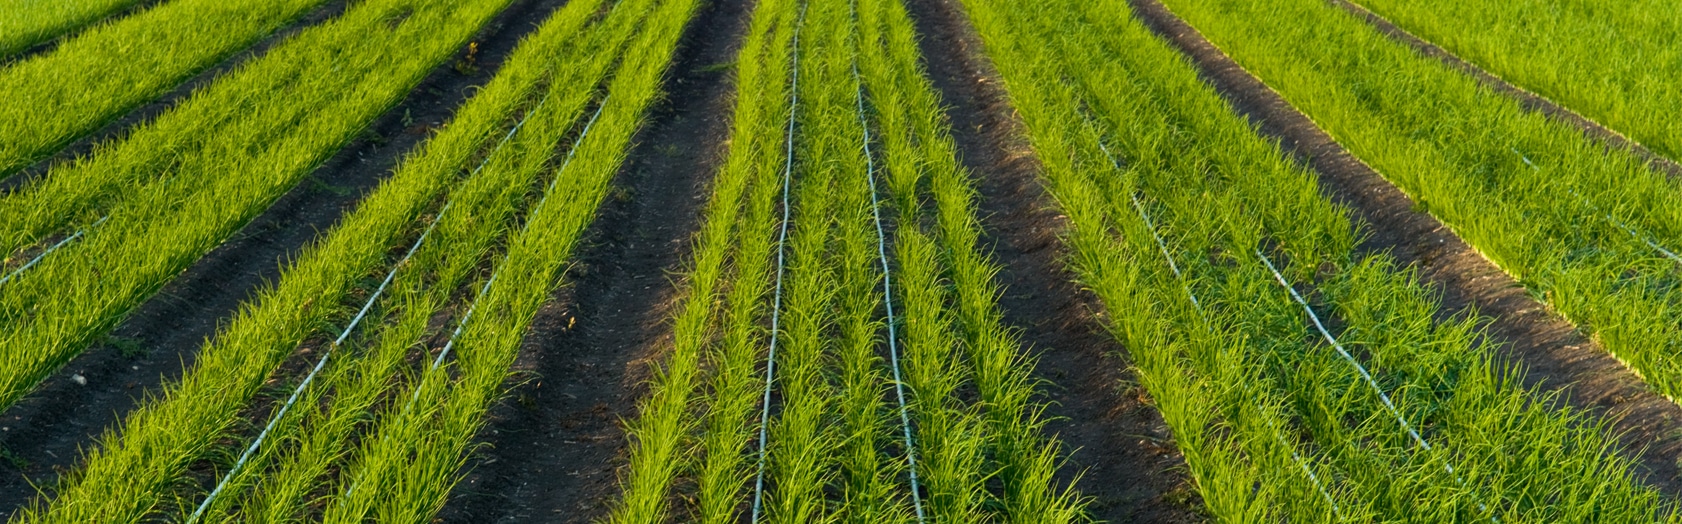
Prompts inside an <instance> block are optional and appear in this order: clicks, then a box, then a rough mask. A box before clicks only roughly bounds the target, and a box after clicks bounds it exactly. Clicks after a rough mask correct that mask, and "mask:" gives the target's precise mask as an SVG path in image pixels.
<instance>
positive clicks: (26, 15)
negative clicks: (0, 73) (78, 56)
mask: <svg viewBox="0 0 1682 524" xmlns="http://www.w3.org/2000/svg"><path fill="white" fill-rule="evenodd" d="M140 1H141V0H4V1H0V60H3V59H5V58H6V57H9V56H11V55H13V54H15V53H18V52H21V51H23V50H25V49H29V48H30V47H31V46H34V45H35V44H39V43H42V42H46V41H48V40H52V39H54V38H58V37H59V36H60V35H64V34H65V33H70V32H73V31H76V30H78V29H81V28H82V27H85V26H87V25H88V24H92V23H94V22H98V21H99V20H100V19H103V18H105V17H108V16H111V15H113V14H116V13H118V12H120V11H122V10H124V9H127V8H129V6H133V5H135V4H137V3H140Z"/></svg>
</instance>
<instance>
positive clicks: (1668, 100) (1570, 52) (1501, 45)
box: [1354, 0, 1682, 160]
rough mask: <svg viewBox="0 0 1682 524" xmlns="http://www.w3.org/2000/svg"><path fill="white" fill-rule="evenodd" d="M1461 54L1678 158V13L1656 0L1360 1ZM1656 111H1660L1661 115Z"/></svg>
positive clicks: (1681, 99) (1681, 18)
mask: <svg viewBox="0 0 1682 524" xmlns="http://www.w3.org/2000/svg"><path fill="white" fill-rule="evenodd" d="M1354 3H1356V4H1359V5H1361V6H1364V7H1366V8H1368V9H1371V10H1373V11H1374V12H1376V13H1378V14H1380V15H1382V16H1384V17H1385V18H1387V19H1389V20H1390V21H1391V22H1393V23H1395V24H1397V26H1399V27H1401V28H1403V29H1406V30H1407V31H1408V32H1409V33H1412V34H1414V35H1415V36H1418V37H1420V38H1422V39H1424V40H1426V41H1429V42H1431V43H1434V44H1437V45H1438V46H1441V47H1442V48H1443V49H1446V50H1448V51H1449V52H1451V53H1454V54H1455V56H1458V57H1460V58H1462V59H1464V60H1467V61H1469V62H1471V63H1473V64H1477V65H1478V66H1479V67H1482V68H1483V69H1484V70H1486V71H1489V72H1491V73H1494V74H1495V75H1497V76H1499V77H1501V78H1502V79H1504V80H1506V81H1508V82H1512V83H1513V84H1515V85H1518V86H1519V87H1522V88H1524V89H1526V90H1528V91H1531V92H1534V93H1537V94H1540V95H1542V96H1544V97H1547V98H1548V99H1549V100H1553V101H1555V102H1557V103H1559V104H1561V105H1564V106H1565V107H1567V108H1570V109H1571V110H1573V111H1576V112H1577V113H1579V114H1582V115H1583V116H1585V117H1588V118H1589V119H1591V120H1594V121H1596V122H1599V123H1600V124H1602V125H1605V126H1607V127H1610V128H1612V129H1613V130H1616V131H1618V132H1620V133H1623V134H1625V135H1627V136H1628V137H1630V138H1632V139H1634V140H1635V141H1636V142H1639V143H1641V144H1643V145H1645V146H1647V147H1648V148H1651V149H1653V150H1654V151H1656V152H1658V153H1659V154H1662V155H1665V156H1668V157H1670V158H1671V159H1672V160H1682V119H1677V118H1672V117H1671V116H1669V115H1672V114H1674V113H1675V110H1676V108H1678V107H1682V90H1677V89H1668V88H1665V87H1661V86H1665V85H1668V84H1671V83H1673V82H1675V80H1676V78H1677V77H1678V76H1682V48H1678V47H1677V46H1674V45H1669V44H1670V43H1672V42H1676V41H1678V40H1682V11H1679V10H1677V9H1676V5H1675V4H1672V3H1669V2H1664V1H1657V0H1642V1H1634V2H1597V1H1594V0H1525V1H1514V2H1489V1H1478V2H1454V1H1445V0H1426V1H1418V2H1402V1H1396V0H1357V1H1356V2H1354ZM1661 115H1663V116H1661Z"/></svg>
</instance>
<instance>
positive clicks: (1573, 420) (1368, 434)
mask: <svg viewBox="0 0 1682 524" xmlns="http://www.w3.org/2000/svg"><path fill="white" fill-rule="evenodd" d="M965 4H966V6H967V7H968V8H969V12H970V14H971V17H972V18H973V19H974V21H975V23H976V25H977V28H978V30H979V31H980V34H981V36H982V39H983V40H984V42H985V43H986V46H987V53H988V54H989V56H991V57H992V58H993V60H994V63H995V64H997V66H998V68H999V70H1000V72H1001V73H1002V75H1003V77H1004V80H1005V83H1006V85H1007V88H1008V91H1009V93H1010V95H1011V99H1012V101H1013V102H1014V105H1015V107H1016V108H1017V109H1018V110H1019V111H1020V112H1021V114H1022V116H1023V119H1024V121H1025V123H1026V124H1027V127H1028V129H1029V135H1030V137H1029V138H1030V140H1031V142H1032V144H1033V146H1034V148H1035V150H1036V152H1037V153H1038V156H1039V158H1040V160H1041V162H1042V163H1043V165H1044V168H1045V176H1046V179H1047V181H1048V183H1049V187H1050V188H1051V190H1052V192H1053V194H1054V196H1055V197H1056V198H1057V201H1058V203H1059V204H1060V206H1061V207H1062V209H1063V210H1064V211H1065V212H1066V213H1068V216H1069V219H1070V222H1071V230H1070V233H1069V235H1070V236H1069V242H1070V243H1071V245H1072V247H1073V248H1074V257H1073V260H1072V262H1073V264H1074V267H1075V268H1076V269H1077V271H1078V272H1079V274H1080V275H1081V278H1082V280H1083V281H1084V282H1085V283H1086V284H1087V285H1088V286H1090V287H1091V288H1092V289H1093V290H1094V291H1095V292H1096V293H1097V294H1098V295H1099V297H1100V298H1101V299H1102V300H1103V302H1104V304H1105V306H1106V311H1107V319H1108V323H1109V325H1110V327H1111V329H1112V330H1113V332H1114V333H1115V334H1116V336H1117V337H1118V338H1119V339H1120V340H1121V341H1122V342H1123V343H1124V344H1126V345H1127V347H1128V348H1129V352H1130V355H1131V356H1132V357H1133V360H1134V362H1135V365H1136V366H1137V369H1138V372H1139V376H1140V380H1141V383H1142V385H1143V386H1144V387H1145V388H1147V390H1148V391H1150V392H1151V394H1152V396H1153V398H1154V399H1155V400H1156V403H1157V406H1158V408H1159V409H1160V410H1161V411H1162V413H1163V416H1164V418H1165V419H1166V420H1167V422H1168V423H1169V425H1170V426H1171V427H1172V428H1173V429H1174V431H1175V439H1176V444H1177V445H1178V446H1179V448H1180V450H1181V451H1182V452H1183V453H1184V455H1185V460H1186V463H1187V472H1188V474H1189V476H1190V477H1191V479H1192V481H1193V483H1194V484H1195V485H1196V487H1197V489H1198V491H1199V493H1200V494H1201V495H1202V499H1203V502H1204V504H1205V507H1206V508H1207V511H1208V512H1209V513H1211V514H1212V515H1213V516H1215V517H1216V518H1218V519H1220V520H1223V521H1234V522H1275V521H1291V522H1299V521H1306V522H1336V521H1345V520H1346V521H1372V520H1377V521H1386V522H1388V521H1421V522H1450V521H1454V522H1473V521H1489V520H1490V519H1491V517H1497V518H1499V519H1500V521H1501V522H1637V521H1653V520H1661V521H1669V520H1674V518H1675V517H1674V515H1673V514H1672V513H1671V508H1670V507H1669V505H1668V504H1667V503H1665V502H1663V501H1662V499H1661V497H1660V496H1659V495H1658V494H1657V493H1656V492H1654V491H1653V490H1651V489H1649V488H1645V487H1642V486H1639V485H1637V484H1636V482H1635V481H1634V480H1633V471H1632V470H1633V467H1634V466H1633V465H1632V463H1631V461H1630V460H1629V459H1627V458H1624V457H1622V456H1621V455H1619V454H1617V453H1616V452H1615V451H1614V446H1615V442H1616V441H1615V439H1614V438H1612V436H1610V435H1608V434H1607V428H1606V426H1605V424H1604V423H1603V422H1600V421H1596V420H1592V419H1589V418H1586V417H1584V416H1583V415H1581V414H1578V413H1576V412H1573V411H1571V410H1569V409H1559V408H1555V407H1552V406H1553V404H1552V403H1551V402H1550V401H1549V399H1550V398H1551V397H1550V396H1548V395H1544V394H1540V393H1537V392H1535V391H1532V390H1527V389H1524V388H1521V387H1519V386H1518V385H1517V384H1516V383H1515V378H1514V377H1515V376H1516V370H1513V369H1511V368H1507V367H1504V366H1501V365H1497V364H1495V363H1493V361H1492V360H1491V359H1492V357H1491V353H1490V351H1489V350H1488V348H1486V347H1484V346H1482V345H1481V343H1480V342H1479V336H1478V329H1477V327H1476V323H1475V321H1474V320H1472V319H1469V318H1466V317H1455V318H1450V319H1446V320H1445V319H1438V318H1437V315H1438V305H1437V302H1436V299H1435V298H1434V297H1433V296H1432V294H1431V293H1430V292H1429V291H1427V288H1426V287H1424V286H1423V285H1421V284H1420V283H1419V282H1418V281H1417V278H1416V277H1415V276H1414V275H1413V274H1412V273H1411V272H1409V271H1403V270H1398V269H1397V268H1395V267H1394V266H1393V264H1392V262H1390V261H1389V259H1387V258H1385V257H1382V256H1378V257H1365V256H1361V255H1358V254H1357V253H1356V252H1355V250H1354V247H1355V243H1356V242H1355V240H1356V232H1357V229H1356V228H1355V224H1353V223H1352V221H1351V219H1350V218H1349V213H1348V211H1347V210H1345V209H1343V208H1340V207H1338V206H1335V205H1333V204H1331V203H1330V202H1329V201H1327V200H1326V199H1325V198H1324V197H1322V196H1321V195H1320V193H1319V187H1318V185H1317V183H1316V181H1315V179H1314V177H1313V175H1312V174H1310V173H1308V172H1307V171H1306V170H1304V169H1303V168H1302V167H1300V166H1298V165H1295V164H1294V163H1292V162H1291V161H1290V160H1288V159H1287V158H1286V157H1285V155H1284V154H1283V153H1282V152H1281V151H1279V150H1278V149H1277V148H1276V146H1274V145H1273V144H1272V143H1270V142H1269V141H1267V140H1264V139H1262V138H1261V137H1259V136H1257V135H1256V134H1255V133H1254V132H1253V131H1252V129H1251V128H1250V126H1249V124H1248V123H1247V122H1246V121H1245V120H1244V119H1243V118H1241V117H1239V116H1237V115H1235V114H1234V113H1233V112H1232V111H1231V110H1230V108H1228V107H1227V106H1226V105H1225V104H1224V103H1223V101H1222V100H1221V98H1220V97H1219V96H1218V95H1217V94H1216V93H1215V92H1214V91H1213V89H1211V88H1210V87H1208V86H1206V85H1204V84H1202V83H1201V82H1200V81H1199V80H1198V79H1197V76H1196V74H1195V71H1194V70H1193V68H1191V67H1190V66H1189V65H1188V64H1187V63H1186V62H1185V59H1184V58H1183V57H1181V56H1179V55H1178V54H1177V53H1176V52H1175V51H1173V50H1172V48H1170V47H1169V46H1168V45H1167V44H1166V43H1164V42H1162V41H1160V40H1159V39H1158V38H1156V37H1155V36H1154V35H1153V34H1151V33H1150V32H1149V31H1148V30H1147V29H1145V28H1144V27H1143V25H1142V24H1140V23H1139V22H1137V21H1136V20H1134V19H1132V18H1131V17H1130V16H1126V14H1127V13H1130V12H1131V11H1130V9H1129V7H1128V5H1127V4H1126V3H1125V2H1123V1H1104V2H1098V3H1095V4H1090V5H1087V4H1078V3H1075V2H1068V1H1054V2H1048V3H1042V4H1038V5H1034V6H1029V5H1026V4H1013V3H1008V2H996V1H994V0H969V1H966V2H965ZM1101 144H1108V148H1109V151H1110V152H1113V153H1114V154H1115V156H1116V157H1117V159H1118V161H1119V163H1120V165H1121V168H1120V169H1116V168H1114V167H1112V164H1111V162H1110V159H1109V158H1108V155H1106V153H1105V150H1104V149H1102V148H1101V147H1100V146H1101ZM1134 196H1140V197H1141V204H1142V206H1141V208H1142V209H1145V210H1147V211H1148V212H1149V213H1150V214H1151V215H1152V217H1153V218H1154V219H1155V226H1156V227H1155V228H1154V231H1155V232H1156V233H1158V234H1161V235H1162V236H1163V237H1164V238H1165V239H1166V245H1167V248H1168V252H1169V256H1172V257H1173V259H1174V260H1175V263H1176V264H1177V265H1178V266H1179V268H1180V269H1181V270H1183V271H1184V272H1185V277H1184V278H1180V277H1177V276H1176V275H1175V274H1174V273H1173V272H1172V271H1171V270H1170V267H1169V266H1168V263H1167V261H1166V260H1165V259H1164V254H1163V253H1162V252H1161V251H1160V250H1159V248H1158V246H1157V244H1156V240H1155V238H1154V237H1153V236H1152V232H1153V229H1152V228H1150V227H1148V226H1147V224H1146V223H1145V222H1144V220H1143V219H1142V218H1141V215H1140V213H1139V209H1141V208H1135V207H1134V206H1135V204H1134V202H1133V197H1134ZM1258 249H1260V250H1261V251H1262V252H1264V253H1266V254H1267V256H1268V257H1270V258H1271V259H1273V260H1274V261H1276V262H1277V263H1280V264H1281V265H1282V267H1284V268H1285V272H1286V275H1288V277H1289V278H1290V279H1291V281H1292V282H1293V283H1294V284H1296V287H1297V289H1299V290H1301V291H1304V292H1305V293H1306V294H1307V295H1308V296H1309V297H1310V298H1311V299H1312V300H1313V301H1314V303H1315V307H1316V310H1317V311H1318V312H1319V314H1320V315H1321V316H1322V317H1326V318H1328V319H1332V320H1333V321H1334V329H1335V330H1336V331H1335V332H1336V333H1337V335H1338V336H1339V337H1340V339H1341V342H1342V343H1343V344H1344V345H1345V346H1346V347H1348V348H1349V349H1350V350H1351V351H1352V352H1353V353H1354V354H1355V356H1356V358H1357V359H1358V360H1359V361H1361V362H1362V363H1363V364H1364V365H1365V366H1366V367H1367V368H1368V369H1370V370H1371V371H1372V372H1373V374H1374V376H1375V379H1376V380H1377V382H1378V384H1379V386H1380V387H1381V389H1383V390H1384V391H1385V392H1386V393H1387V394H1388V395H1389V396H1390V398H1391V399H1392V400H1394V401H1395V403H1396V405H1397V407H1398V409H1399V410H1400V411H1401V413H1402V414H1403V415H1404V417H1405V418H1406V419H1407V420H1408V421H1409V423H1410V424H1411V425H1412V426H1413V427H1414V428H1416V429H1418V430H1419V431H1420V432H1421V433H1422V434H1423V437H1424V438H1425V440H1426V441H1427V442H1429V443H1430V444H1431V445H1432V446H1433V447H1432V450H1430V451H1427V450H1425V449H1422V448H1421V447H1419V446H1417V445H1415V443H1414V442H1413V441H1412V439H1411V438H1410V437H1409V436H1408V435H1407V433H1406V432H1405V431H1404V430H1403V428H1402V427H1401V426H1400V425H1399V424H1398V423H1397V421H1396V420H1395V419H1394V418H1393V417H1391V416H1390V415H1389V413H1388V412H1387V411H1386V410H1385V409H1384V408H1383V405H1382V404H1381V403H1380V400H1379V398H1378V397H1377V395H1376V393H1374V392H1373V390H1372V389H1371V388H1369V387H1368V386H1367V384H1366V382H1365V381H1364V380H1362V379H1361V378H1360V376H1359V375H1358V374H1357V373H1356V371H1355V370H1354V368H1353V367H1352V366H1350V365H1348V364H1346V363H1345V362H1343V361H1342V360H1341V359H1340V358H1339V357H1338V356H1337V355H1336V353H1335V352H1334V351H1333V350H1332V349H1331V348H1330V347H1327V345H1326V344H1325V343H1324V342H1322V341H1321V340H1319V337H1318V334H1317V333H1316V332H1314V331H1312V328H1311V327H1310V325H1309V323H1308V322H1309V321H1308V318H1307V317H1306V316H1305V314H1304V313H1303V311H1302V310H1301V309H1300V308H1299V307H1298V306H1297V305H1296V304H1295V303H1293V302H1292V301H1291V300H1290V298H1289V297H1288V295H1287V294H1286V293H1285V291H1284V290H1283V289H1282V288H1280V287H1279V285H1278V283H1276V282H1275V281H1274V277H1273V275H1272V274H1271V273H1269V272H1268V271H1267V269H1266V268H1265V266H1264V265H1263V262H1262V261H1261V260H1260V259H1259V258H1258V257H1257V256H1256V254H1255V253H1256V250H1258ZM1191 295H1195V296H1197V297H1198V298H1199V299H1200V304H1201V306H1195V305H1194V304H1193V303H1192V302H1191V301H1190V300H1189V296H1191ZM1293 454H1296V455H1297V456H1300V457H1302V458H1301V459H1296V458H1293ZM1445 466H1452V467H1453V468H1454V469H1455V471H1456V474H1449V473H1448V472H1447V471H1446V468H1445ZM1304 468H1307V469H1308V470H1309V471H1315V472H1317V473H1315V477H1316V478H1318V479H1319V482H1320V483H1321V486H1322V487H1324V488H1325V489H1326V491H1327V492H1328V493H1329V494H1330V496H1331V498H1332V501H1333V502H1334V503H1335V504H1337V506H1338V508H1339V509H1338V510H1335V511H1334V510H1333V509H1332V506H1331V505H1330V504H1328V503H1327V500H1326V497H1325V496H1324V495H1322V494H1321V493H1320V490H1319V489H1318V488H1317V487H1316V486H1315V481H1314V480H1312V479H1311V478H1310V477H1309V476H1308V475H1307V474H1305V473H1304Z"/></svg>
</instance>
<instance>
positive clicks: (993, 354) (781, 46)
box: [614, 1, 1080, 522]
mask: <svg viewBox="0 0 1682 524" xmlns="http://www.w3.org/2000/svg"><path fill="white" fill-rule="evenodd" d="M757 9H758V10H757V11H756V14H755V16H756V18H755V22H754V24H753V25H752V26H751V28H750V33H749V37H748V40H747V42H748V43H747V45H746V46H744V48H743V51H742V58H741V59H739V60H738V64H739V65H740V66H741V69H740V70H739V72H738V77H737V84H738V86H740V89H741V90H742V91H743V94H742V95H741V96H738V98H737V101H738V106H737V111H736V118H737V120H736V128H735V131H734V132H735V134H734V135H733V141H732V149H731V155H730V157H729V159H728V160H727V164H726V166H725V168H724V169H723V170H722V171H721V173H720V177H721V178H720V179H719V181H718V185H717V186H716V187H715V192H714V201H713V202H712V205H711V207H710V208H709V210H708V222H707V224H706V225H705V226H704V228H705V229H703V233H702V237H701V243H700V246H701V247H700V248H699V249H698V251H697V254H696V261H695V264H696V266H695V267H696V270H695V271H696V272H695V273H694V274H692V276H691V278H690V280H689V282H690V286H691V287H690V288H689V289H690V292H691V295H690V296H689V298H688V301H687V302H686V305H685V306H683V307H684V309H681V310H680V312H679V316H678V320H677V323H676V326H677V328H678V337H677V342H676V343H677V345H676V348H675V353H674V356H673V358H672V360H671V362H669V363H668V364H667V365H666V367H665V368H664V369H663V370H662V373H660V374H659V375H657V376H658V377H660V378H659V380H658V382H657V384H656V388H655V389H654V390H653V392H652V393H651V396H650V397H649V398H648V399H647V400H645V401H644V402H645V403H644V411H643V414H642V416H641V418H639V419H638V420H636V421H633V422H632V426H631V434H632V436H633V441H632V450H633V453H632V460H631V467H630V469H629V471H628V472H627V473H626V477H625V478H624V479H623V482H624V484H625V495H624V499H623V500H622V501H621V505H620V506H619V507H618V508H617V509H616V513H615V515H614V520H615V521H616V522H646V521H650V520H660V519H663V518H667V516H669V515H674V514H675V515H691V516H692V517H691V518H693V519H694V520H699V521H704V522H735V521H737V520H738V519H742V520H748V521H759V522H832V521H849V522H925V521H935V522H978V521H994V520H997V521H1010V522H1067V521H1072V520H1077V519H1078V518H1079V517H1080V505H1079V503H1078V500H1077V499H1076V497H1075V496H1074V495H1073V492H1072V491H1069V490H1066V488H1059V487H1058V486H1056V485H1055V483H1054V482H1053V481H1052V480H1051V477H1052V474H1053V473H1054V472H1055V469H1056V466H1058V465H1059V462H1058V459H1057V456H1058V453H1059V451H1058V448H1057V444H1056V442H1055V441H1054V440H1051V439H1047V438H1045V437H1043V436H1041V435H1040V430H1041V428H1042V427H1043V423H1042V422H1040V419H1039V413H1040V409H1041V408H1040V407H1039V406H1038V404H1037V402H1038V401H1037V400H1036V399H1035V398H1034V388H1035V383H1034V382H1033V381H1032V380H1030V379H1029V378H1028V372H1029V370H1031V369H1032V360H1031V359H1030V358H1028V357H1026V356H1025V355H1024V348H1022V347H1021V345H1020V343H1019V342H1017V340H1016V338H1015V335H1014V334H1013V333H1011V332H1010V330H1008V329H1007V328H1006V327H1005V326H1004V324H1003V322H1002V319H1001V316H1000V313H999V312H998V309H997V307H998V306H997V302H996V301H997V295H998V288H997V286H996V284H994V283H993V282H992V276H993V272H994V271H996V269H995V268H996V266H994V265H993V263H992V262H991V261H989V260H987V258H986V257H985V256H983V255H982V254H981V251H980V250H979V249H978V245H977V238H978V237H979V222H978V221H977V219H976V217H975V209H974V195H975V193H974V189H973V188H972V187H971V186H970V184H971V181H970V180H969V178H968V176H967V173H965V172H964V171H963V170H962V169H960V168H959V167H958V165H957V161H956V156H955V151H956V147H955V146H954V145H953V143H952V140H951V138H950V136H949V135H948V134H947V131H946V123H945V122H944V118H943V116H942V114H941V109H940V107H939V104H938V99H937V97H936V96H935V93H934V91H933V90H932V88H931V86H930V85H929V83H928V80H927V79H926V78H925V76H924V72H923V70H922V68H921V65H920V64H919V63H918V61H919V57H918V56H917V52H916V49H917V47H916V46H915V42H914V40H913V38H914V34H915V33H914V31H913V30H912V26H911V21H910V18H909V17H908V16H907V15H906V13H905V9H904V6H902V5H899V4H898V3H896V2H885V1H862V2H858V3H857V4H856V5H854V6H849V5H847V4H843V3H839V2H821V3H820V2H813V3H811V4H809V5H806V6H803V5H801V4H798V3H796V2H781V3H773V2H766V3H762V4H760V6H759V7H758V8H757ZM790 25H793V26H796V27H789V26H790ZM791 55H794V56H791ZM796 59H798V60H796ZM775 73H780V74H781V75H786V76H783V77H782V79H780V80H779V79H778V77H777V76H772V75H773V74H775ZM768 85H769V87H768ZM778 85H781V86H784V87H783V89H787V90H789V91H783V92H782V93H776V87H775V86H778ZM776 94H781V95H783V96H781V97H778V96H775V95H776ZM779 104H781V106H780V107H779ZM783 108H787V109H783ZM789 109H792V111H793V113H792V114H791V113H786V112H783V111H787V110H789ZM778 117H781V118H782V119H787V118H792V119H793V120H792V121H787V120H785V121H781V122H779V121H778V120H779V118H778ZM779 124H780V125H779ZM784 126H787V127H784ZM790 141H792V142H790ZM778 145H780V146H783V147H784V148H786V149H781V150H779V149H777V146H778ZM784 151H787V152H789V153H791V154H792V156H790V157H785V156H783V155H781V154H779V153H782V152H784ZM785 168H787V169H789V171H788V172H787V173H786V175H787V178H784V175H785V173H784V172H783V169H785ZM784 184H787V187H788V189H789V192H788V193H787V194H788V198H789V200H788V202H787V203H786V204H785V203H784V202H783V201H782V200H781V199H782V196H783V193H782V190H783V188H784V187H785V186H784ZM785 206H786V207H785ZM785 210H786V211H787V212H788V227H789V228H790V229H789V236H788V237H787V240H786V245H785V244H782V242H780V239H781V228H782V226H783V224H784V221H783V220H784V218H783V217H784V215H783V212H784V211H785ZM721 221H729V222H724V223H721ZM725 231H738V233H737V234H736V235H735V237H734V238H731V237H728V236H726V235H725V234H724V232H725ZM732 241H733V242H732ZM784 249H786V254H785V255H784V256H782V257H779V256H778V255H779V252H782V250H784ZM725 260H732V261H734V264H731V265H730V266H729V267H734V268H736V269H737V271H736V272H735V273H734V274H733V275H730V278H728V279H720V278H718V277H717V276H712V277H711V278H703V276H704V274H703V271H706V272H707V273H706V274H705V275H721V274H726V273H725V268H726V267H727V266H725V265H724V261H725ZM779 262H781V264H779ZM719 280H724V282H722V283H717V282H718V281H719ZM779 284H780V285H779ZM714 286H718V287H714ZM964 286H970V287H969V288H968V289H954V287H964ZM721 288H722V289H721ZM965 301H968V302H967V303H966V302H965ZM890 311H891V312H892V316H889V315H890ZM773 319H775V320H773ZM767 329H771V330H773V331H767ZM772 344H775V346H772ZM772 347H775V348H776V349H775V353H774V354H773V353H772V350H771V348H772ZM771 366H774V368H772V367H771ZM767 378H768V379H769V380H770V381H769V382H766V379H767ZM705 384H711V388H710V389H707V390H703V389H702V386H703V385H705ZM680 387H681V388H682V389H678V388H680ZM901 402H903V403H904V404H903V406H904V407H901ZM684 416H691V417H698V418H700V419H701V420H699V421H696V422H689V421H686V420H684V419H683V417H684ZM761 417H762V420H763V421H764V422H763V423H764V426H763V428H764V433H763V435H764V436H765V441H764V447H763V448H760V447H759V444H758V443H759V442H760V441H759V440H758V438H757V436H758V435H760V433H759V430H760V428H761V427H762V426H760V425H759V424H758V423H756V421H755V419H756V418H761ZM685 451H689V452H690V453H694V454H695V455H698V456H695V455H683V453H684V452H685ZM656 453H661V454H664V455H663V457H665V460H663V461H658V462H656V461H654V460H653V458H654V457H656V456H662V455H656ZM678 457H692V458H690V460H688V461H683V462H678V461H675V460H672V459H673V458H678ZM762 463H763V468H764V471H765V473H764V478H763V480H761V479H760V475H759V471H760V465H761V464H762ZM685 477H689V478H693V479H694V486H695V487H696V488H697V491H696V492H695V494H694V496H693V498H692V499H690V500H692V501H693V502H692V503H691V504H686V505H684V506H682V507H676V508H674V507H670V506H669V504H670V503H671V501H672V498H671V494H672V493H673V491H674V490H677V489H680V488H678V486H679V485H681V484H680V482H679V479H682V478H685Z"/></svg>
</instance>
